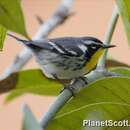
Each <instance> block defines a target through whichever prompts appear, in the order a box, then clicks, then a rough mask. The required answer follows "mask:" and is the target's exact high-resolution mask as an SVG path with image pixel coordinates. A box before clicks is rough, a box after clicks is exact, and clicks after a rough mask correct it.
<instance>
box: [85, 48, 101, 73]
mask: <svg viewBox="0 0 130 130" xmlns="http://www.w3.org/2000/svg"><path fill="white" fill-rule="evenodd" d="M103 52H104V49H102V48H101V49H99V50H98V51H97V52H96V53H95V54H94V55H93V56H92V57H91V59H90V61H89V62H88V63H86V66H85V68H84V69H85V70H84V71H85V72H86V73H88V72H90V71H91V70H92V69H94V68H95V66H96V64H97V62H98V60H99V58H100V56H101V55H102V54H103Z"/></svg>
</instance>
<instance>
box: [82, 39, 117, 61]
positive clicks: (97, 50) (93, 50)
mask: <svg viewBox="0 0 130 130" xmlns="http://www.w3.org/2000/svg"><path fill="white" fill-rule="evenodd" d="M84 43H85V46H86V52H85V58H88V57H90V58H91V57H93V56H94V57H96V58H97V59H99V57H100V56H101V55H102V54H103V52H104V51H105V50H106V49H109V48H112V47H115V45H108V44H105V43H103V42H102V41H100V40H98V39H96V38H92V37H87V38H86V39H84Z"/></svg>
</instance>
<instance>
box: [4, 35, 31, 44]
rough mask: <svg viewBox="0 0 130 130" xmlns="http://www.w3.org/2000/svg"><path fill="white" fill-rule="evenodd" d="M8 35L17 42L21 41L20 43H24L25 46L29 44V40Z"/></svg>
mask: <svg viewBox="0 0 130 130" xmlns="http://www.w3.org/2000/svg"><path fill="white" fill-rule="evenodd" d="M7 35H8V36H10V37H12V38H14V39H16V40H17V41H19V42H22V43H24V44H27V43H28V42H29V41H28V40H23V39H21V38H19V37H16V36H14V35H12V34H10V33H7Z"/></svg>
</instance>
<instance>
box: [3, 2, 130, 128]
mask: <svg viewBox="0 0 130 130" xmlns="http://www.w3.org/2000/svg"><path fill="white" fill-rule="evenodd" d="M59 3H60V0H22V8H23V12H24V16H25V20H26V27H27V30H28V32H29V34H30V36H32V37H33V35H35V33H36V31H37V30H38V29H39V23H38V21H37V20H36V15H39V16H40V17H41V18H42V19H43V20H44V21H46V20H47V19H48V18H49V17H50V15H51V14H52V13H53V11H54V10H55V9H56V7H57V5H58V4H59ZM114 5H115V1H114V0H75V3H74V5H73V7H72V12H75V13H76V14H75V16H73V17H70V18H69V19H68V20H67V21H66V22H65V23H64V24H62V25H61V26H59V27H58V28H56V29H55V30H54V31H53V32H52V33H51V35H49V37H62V36H94V37H97V38H99V39H101V40H103V38H104V34H105V31H106V29H107V25H108V22H109V19H110V17H111V14H112V10H113V7H114ZM112 44H115V45H117V47H116V48H113V49H111V50H110V51H109V54H110V56H111V57H112V58H114V59H117V60H119V61H122V62H124V63H127V64H129V65H130V58H129V56H130V49H129V47H128V44H127V39H126V36H125V32H124V27H123V24H122V21H121V18H119V21H118V23H117V27H116V30H115V33H114V35H113V39H112ZM22 49H23V46H22V45H20V44H18V43H17V42H16V41H15V40H14V39H11V38H9V37H6V41H5V46H4V49H3V52H0V61H2V62H1V64H0V74H2V72H3V71H4V69H5V68H6V67H8V65H9V64H11V63H12V61H13V59H14V57H15V55H16V54H17V53H19V52H20V51H21V50H22ZM37 67H38V65H37V64H36V62H35V59H34V58H33V59H31V60H30V62H29V63H28V64H27V65H26V66H25V67H24V68H23V69H29V68H37ZM5 96H6V94H3V95H0V130H20V128H21V120H22V105H23V104H24V103H26V104H28V105H29V106H30V107H31V109H32V111H33V112H34V114H35V115H36V117H37V119H40V117H41V115H42V114H43V113H44V112H46V111H47V109H48V107H49V105H50V104H51V103H52V102H53V101H54V99H55V98H54V97H41V96H37V95H31V94H26V95H24V96H22V97H19V98H17V99H15V100H14V101H13V102H11V103H9V104H7V105H5V104H4V98H5Z"/></svg>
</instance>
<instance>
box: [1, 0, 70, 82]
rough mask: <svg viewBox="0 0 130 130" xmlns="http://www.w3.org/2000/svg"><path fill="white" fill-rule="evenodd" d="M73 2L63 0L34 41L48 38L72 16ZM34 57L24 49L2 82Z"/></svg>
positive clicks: (6, 72) (2, 77) (6, 71)
mask: <svg viewBox="0 0 130 130" xmlns="http://www.w3.org/2000/svg"><path fill="white" fill-rule="evenodd" d="M72 2H73V0H62V3H61V4H60V5H59V7H58V8H57V9H56V11H55V12H54V13H53V15H52V16H51V17H50V19H48V20H47V21H46V22H45V23H44V24H42V25H41V26H40V28H39V30H38V32H37V33H36V35H35V36H34V37H33V40H39V39H44V38H46V37H47V36H48V35H49V34H50V33H51V32H52V31H53V30H54V29H55V28H56V27H57V26H59V25H61V24H62V23H63V22H65V21H66V19H67V18H68V17H69V16H71V14H70V13H69V11H70V9H71V6H72ZM31 57H32V52H31V51H30V50H29V49H28V48H24V49H23V50H22V51H21V52H20V53H19V54H18V55H17V56H16V58H15V60H14V62H13V63H12V64H11V65H10V66H9V67H8V68H7V69H6V70H5V72H4V73H3V75H2V76H1V77H0V80H2V79H5V78H7V77H8V76H9V75H10V74H12V73H13V72H17V71H19V70H20V69H21V68H22V67H23V66H24V65H25V64H26V63H27V62H28V61H29V60H30V59H31Z"/></svg>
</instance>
